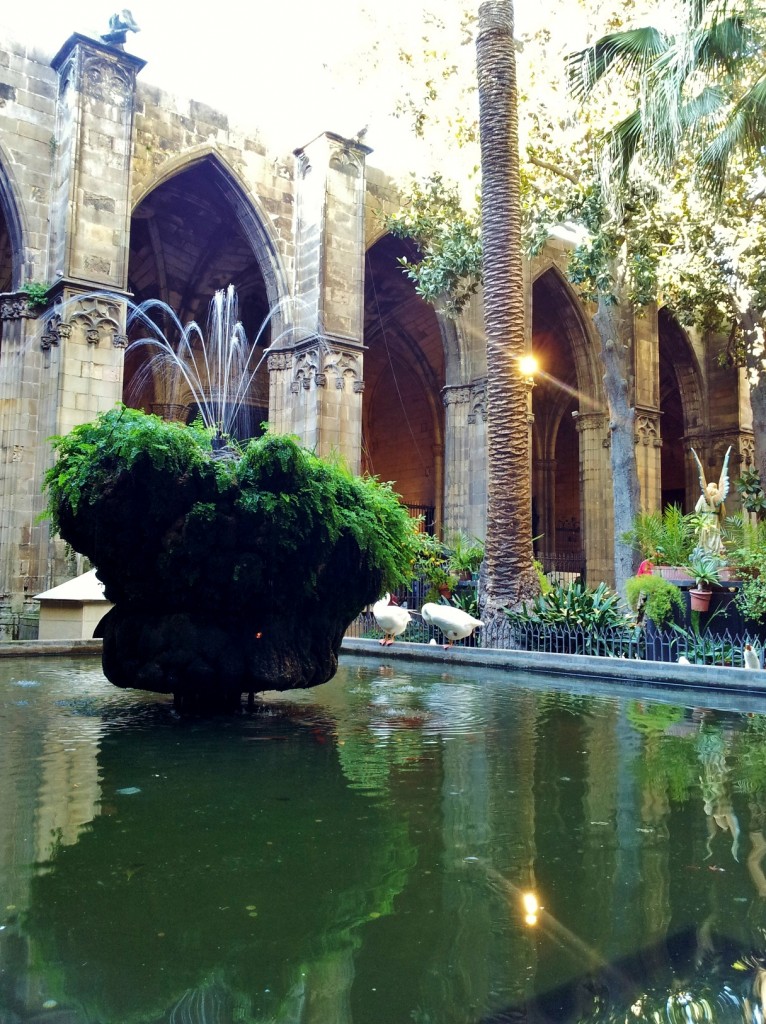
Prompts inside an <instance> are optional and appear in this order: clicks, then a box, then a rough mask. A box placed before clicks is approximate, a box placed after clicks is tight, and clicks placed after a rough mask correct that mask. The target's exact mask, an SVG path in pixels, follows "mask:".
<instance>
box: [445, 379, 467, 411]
mask: <svg viewBox="0 0 766 1024" xmlns="http://www.w3.org/2000/svg"><path fill="white" fill-rule="evenodd" d="M470 401H471V388H470V387H469V386H468V385H467V384H460V385H457V386H456V385H454V384H453V385H450V386H447V387H446V388H444V389H443V390H442V402H444V405H445V407H446V408H449V407H450V406H451V405H467V404H468V402H470Z"/></svg>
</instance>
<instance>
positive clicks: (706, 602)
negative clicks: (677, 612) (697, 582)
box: [689, 590, 713, 612]
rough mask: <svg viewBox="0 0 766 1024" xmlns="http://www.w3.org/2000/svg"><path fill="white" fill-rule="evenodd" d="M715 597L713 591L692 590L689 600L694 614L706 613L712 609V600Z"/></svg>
mask: <svg viewBox="0 0 766 1024" xmlns="http://www.w3.org/2000/svg"><path fill="white" fill-rule="evenodd" d="M712 596H713V591H712V590H690V591H689V600H690V601H691V609H692V611H693V612H706V611H707V610H708V608H709V607H710V599H711V597H712Z"/></svg>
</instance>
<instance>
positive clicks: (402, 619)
mask: <svg viewBox="0 0 766 1024" xmlns="http://www.w3.org/2000/svg"><path fill="white" fill-rule="evenodd" d="M390 601H391V595H390V594H384V595H383V597H381V599H380V600H379V601H376V602H375V604H374V605H373V606H372V614H373V615H374V616H375V621H376V622H377V624H378V625H379V626H380V628H381V629H382V630H383V632H384V633H385V636H384V637H383V639H382V640H381V641H380V643H381V645H383V646H390V645H391V644H392V643H393V642H394V639H395V638H396V637H397V636H399V634H400V633H403V632H404V631H405V629H406V628H407V626H408V625H409V623H410V622H411V621H412V616H411V615H410V613H409V612H408V611H407V609H406V608H402V607H401V606H400V605H398V604H391V603H390Z"/></svg>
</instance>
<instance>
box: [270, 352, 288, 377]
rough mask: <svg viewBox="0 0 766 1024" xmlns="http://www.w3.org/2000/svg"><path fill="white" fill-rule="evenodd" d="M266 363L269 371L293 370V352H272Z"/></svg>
mask: <svg viewBox="0 0 766 1024" xmlns="http://www.w3.org/2000/svg"><path fill="white" fill-rule="evenodd" d="M266 365H267V366H268V368H269V372H276V371H279V370H291V369H292V366H293V354H292V352H272V354H271V355H270V356H269V357H268V359H267V360H266Z"/></svg>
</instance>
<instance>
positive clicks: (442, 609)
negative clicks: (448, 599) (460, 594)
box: [420, 601, 484, 651]
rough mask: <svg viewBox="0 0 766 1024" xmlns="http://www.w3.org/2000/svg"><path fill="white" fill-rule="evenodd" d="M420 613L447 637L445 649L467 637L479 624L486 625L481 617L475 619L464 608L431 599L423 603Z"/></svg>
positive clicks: (430, 624) (429, 623)
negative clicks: (438, 602) (437, 602)
mask: <svg viewBox="0 0 766 1024" xmlns="http://www.w3.org/2000/svg"><path fill="white" fill-rule="evenodd" d="M420 613H421V615H422V616H423V619H424V620H425V621H426V622H427V623H428V625H429V626H438V628H439V629H440V630H441V631H442V633H444V635H445V636H446V637H447V643H446V644H445V645H444V650H445V651H446V650H447V648H448V647H451V646H452V644H453V642H454V641H455V640H463V639H465V637H467V636H470V635H471V633H473V631H474V630H475V629H477V628H478V627H479V626H483V625H484V623H483V622H482V621H481V619H475V618H474V617H473V615H469V614H468V612H464V611H463V610H462V608H455V607H454V605H451V604H436V603H435V602H433V601H429V602H428V603H427V604H424V605H423V607H422V608H421V609H420Z"/></svg>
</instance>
